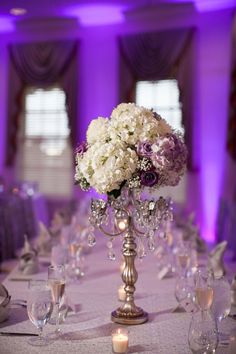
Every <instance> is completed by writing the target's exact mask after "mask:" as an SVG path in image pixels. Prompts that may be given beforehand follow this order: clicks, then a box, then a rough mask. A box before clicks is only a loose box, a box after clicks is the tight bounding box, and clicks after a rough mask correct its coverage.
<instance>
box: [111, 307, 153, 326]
mask: <svg viewBox="0 0 236 354" xmlns="http://www.w3.org/2000/svg"><path fill="white" fill-rule="evenodd" d="M138 310H141V311H139V313H137V314H136V315H135V314H134V313H132V314H130V316H129V315H128V314H127V313H122V312H121V310H120V308H119V309H117V310H116V311H113V312H112V313H111V320H112V321H113V322H115V323H119V324H123V325H138V324H142V323H145V322H147V321H148V314H147V312H145V311H143V310H142V309H140V308H138Z"/></svg>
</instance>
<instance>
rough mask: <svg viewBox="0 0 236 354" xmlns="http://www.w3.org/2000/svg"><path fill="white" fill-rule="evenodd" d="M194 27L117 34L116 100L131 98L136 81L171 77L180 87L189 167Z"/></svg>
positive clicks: (191, 151)
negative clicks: (117, 86) (117, 89)
mask: <svg viewBox="0 0 236 354" xmlns="http://www.w3.org/2000/svg"><path fill="white" fill-rule="evenodd" d="M194 34H195V30H194V29H193V28H191V29H176V30H168V31H160V32H148V33H140V34H134V35H125V36H121V37H119V47H120V100H121V102H132V101H134V100H135V88H136V83H137V81H154V80H164V79H170V78H175V79H177V80H178V85H179V89H180V102H181V104H182V117H183V124H184V126H185V141H186V144H187V146H188V150H189V156H188V167H189V169H191V170H193V169H194V168H195V167H196V166H194V165H195V163H194V161H193V133H192V129H193V120H194V118H193V117H194V110H193V87H192V85H193V81H194V80H193V66H194V57H195V55H194V50H195V49H194V48H195V46H194Z"/></svg>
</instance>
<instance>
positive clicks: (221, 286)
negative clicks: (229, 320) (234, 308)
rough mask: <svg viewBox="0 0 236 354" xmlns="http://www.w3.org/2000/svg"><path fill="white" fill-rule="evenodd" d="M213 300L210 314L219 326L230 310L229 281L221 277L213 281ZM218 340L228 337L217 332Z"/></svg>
mask: <svg viewBox="0 0 236 354" xmlns="http://www.w3.org/2000/svg"><path fill="white" fill-rule="evenodd" d="M213 291H214V299H213V304H212V312H213V315H214V317H215V319H216V322H217V327H218V331H219V325H220V323H221V322H222V320H223V319H224V318H226V317H227V316H228V315H229V313H230V308H231V288H230V283H229V281H228V280H227V279H226V278H225V277H224V276H223V277H221V278H215V279H214V281H213ZM219 336H220V339H222V340H224V339H226V337H228V336H227V335H226V334H223V333H221V332H219Z"/></svg>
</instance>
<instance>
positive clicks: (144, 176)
mask: <svg viewBox="0 0 236 354" xmlns="http://www.w3.org/2000/svg"><path fill="white" fill-rule="evenodd" d="M140 178H141V184H142V185H143V186H146V187H152V186H154V184H157V182H158V175H157V173H156V172H155V171H150V170H149V171H143V172H141V175H140Z"/></svg>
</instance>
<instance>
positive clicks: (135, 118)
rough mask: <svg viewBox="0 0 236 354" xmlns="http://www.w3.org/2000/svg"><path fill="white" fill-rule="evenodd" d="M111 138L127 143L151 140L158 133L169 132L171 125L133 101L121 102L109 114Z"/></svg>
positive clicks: (134, 143)
mask: <svg viewBox="0 0 236 354" xmlns="http://www.w3.org/2000/svg"><path fill="white" fill-rule="evenodd" d="M110 125H111V132H110V133H111V136H112V139H118V138H119V139H120V140H121V141H123V142H125V143H127V144H128V145H136V144H137V143H138V142H139V141H146V140H149V141H153V140H154V139H156V137H157V136H158V135H165V134H167V133H170V132H171V131H172V130H171V127H170V126H169V125H168V124H167V123H166V122H165V120H164V119H161V118H160V119H156V118H155V117H154V115H153V112H152V111H151V110H149V109H147V108H144V107H139V106H136V105H135V104H134V103H121V104H120V105H118V106H117V107H116V108H115V109H114V110H113V112H112V114H111V121H110Z"/></svg>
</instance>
